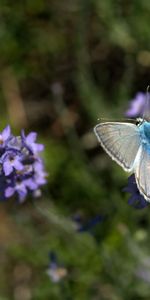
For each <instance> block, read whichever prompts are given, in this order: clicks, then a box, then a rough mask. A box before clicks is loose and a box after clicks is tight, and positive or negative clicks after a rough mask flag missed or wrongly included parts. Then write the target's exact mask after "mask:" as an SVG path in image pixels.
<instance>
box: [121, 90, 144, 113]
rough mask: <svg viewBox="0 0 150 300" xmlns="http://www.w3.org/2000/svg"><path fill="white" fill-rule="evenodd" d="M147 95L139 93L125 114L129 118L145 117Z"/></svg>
mask: <svg viewBox="0 0 150 300" xmlns="http://www.w3.org/2000/svg"><path fill="white" fill-rule="evenodd" d="M146 97H147V96H146V94H145V93H142V92H139V93H137V94H136V96H135V98H134V99H132V100H131V102H130V107H129V109H128V110H127V111H126V112H125V115H126V116H127V117H129V118H136V117H140V116H143V112H144V108H145V107H144V106H145V104H146Z"/></svg>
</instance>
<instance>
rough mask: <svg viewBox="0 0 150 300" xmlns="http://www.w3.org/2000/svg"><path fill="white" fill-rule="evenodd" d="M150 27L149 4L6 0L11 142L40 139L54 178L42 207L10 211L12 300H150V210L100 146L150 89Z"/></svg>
mask: <svg viewBox="0 0 150 300" xmlns="http://www.w3.org/2000/svg"><path fill="white" fill-rule="evenodd" d="M149 25H150V2H149V1H148V0H143V1H140V0H133V1H128V0H127V1H123V0H122V1H119V0H117V1H113V0H106V1H100V0H80V1H77V0H74V1H73V0H72V1H71V0H68V1H65V0H61V1H60V0H51V1H48V0H45V1H44V0H25V1H14V2H13V1H10V0H0V68H1V71H0V86H1V89H0V125H1V130H2V129H3V128H4V127H5V125H6V124H7V123H10V124H11V126H12V127H13V130H14V132H15V133H16V134H18V133H19V132H20V129H21V128H25V130H26V132H29V131H31V130H35V131H37V132H38V134H39V141H40V142H43V143H44V144H45V153H44V159H45V164H46V169H47V171H48V173H49V177H48V184H47V186H46V187H45V188H44V189H43V196H42V197H41V199H38V200H35V201H33V199H28V200H27V201H26V202H25V203H24V204H23V205H18V204H17V203H16V201H15V200H14V199H13V200H12V201H10V200H8V201H7V202H5V203H4V202H3V203H1V205H0V254H1V255H0V264H1V268H0V300H7V299H8V300H9V299H14V300H20V299H21V300H30V299H33V300H47V299H50V300H99V299H100V300H142V299H144V300H149V299H150V236H149V231H150V218H149V207H147V208H145V209H143V210H136V209H134V208H132V207H130V206H128V204H127V200H128V196H129V195H127V194H125V193H123V192H122V189H123V187H124V186H125V185H126V184H127V174H125V173H124V172H123V171H122V170H121V168H120V167H118V166H117V165H116V164H115V163H114V162H112V161H111V159H110V158H109V157H108V156H107V155H106V154H105V153H104V151H103V150H102V149H101V148H100V147H99V145H98V143H97V140H96V137H95V136H94V134H93V127H94V126H95V125H96V123H97V122H98V118H99V117H104V118H117V119H118V118H122V117H123V116H124V113H125V110H126V109H127V108H128V105H129V100H130V99H131V98H133V97H134V95H135V94H136V92H138V91H144V92H145V91H146V88H147V85H148V84H150V43H149V35H150V29H149ZM75 215H79V216H81V219H82V221H83V223H84V224H87V222H89V220H91V219H93V218H95V216H97V215H100V216H102V217H103V221H102V222H99V223H98V224H97V225H96V226H95V227H94V228H93V229H92V230H93V234H91V233H89V231H85V232H82V233H81V232H80V233H79V232H78V231H77V230H76V225H77V224H75V222H74V221H73V217H74V216H75ZM49 251H53V252H54V253H56V255H57V257H58V260H59V261H60V264H62V266H63V268H64V269H65V270H66V271H65V274H64V275H62V276H60V280H59V281H58V282H57V283H56V282H54V280H53V278H52V277H51V276H48V274H47V272H46V271H47V268H48V265H49V257H48V253H49Z"/></svg>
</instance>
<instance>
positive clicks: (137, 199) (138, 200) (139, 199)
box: [123, 174, 149, 209]
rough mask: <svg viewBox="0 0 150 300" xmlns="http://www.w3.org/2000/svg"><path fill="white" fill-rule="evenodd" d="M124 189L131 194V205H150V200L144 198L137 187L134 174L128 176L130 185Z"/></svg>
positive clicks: (136, 206)
mask: <svg viewBox="0 0 150 300" xmlns="http://www.w3.org/2000/svg"><path fill="white" fill-rule="evenodd" d="M123 191H124V192H127V193H130V194H131V196H130V198H129V200H128V204H129V205H131V206H133V207H134V208H138V209H141V208H144V207H146V206H148V204H149V202H148V201H146V200H145V199H144V197H143V196H142V195H141V194H140V192H139V190H138V188H137V184H136V181H135V176H134V174H132V175H131V176H130V177H129V178H128V185H127V186H126V187H125V188H124V189H123Z"/></svg>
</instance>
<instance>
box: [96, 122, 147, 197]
mask: <svg viewBox="0 0 150 300" xmlns="http://www.w3.org/2000/svg"><path fill="white" fill-rule="evenodd" d="M94 132H95V134H96V136H97V138H98V140H99V142H100V144H101V146H102V147H103V149H104V150H105V151H106V152H107V153H108V155H109V156H110V157H111V158H112V159H113V160H115V161H116V162H117V163H118V164H119V165H120V166H121V167H122V168H123V169H124V170H125V171H126V172H134V174H135V178H136V183H137V186H138V188H139V191H140V193H141V194H142V195H143V196H144V198H145V199H146V200H147V201H150V122H148V121H146V120H142V119H137V124H136V122H102V123H100V124H98V125H97V126H96V127H95V128H94Z"/></svg>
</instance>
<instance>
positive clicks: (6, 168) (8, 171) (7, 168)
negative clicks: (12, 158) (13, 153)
mask: <svg viewBox="0 0 150 300" xmlns="http://www.w3.org/2000/svg"><path fill="white" fill-rule="evenodd" d="M3 170H4V173H5V175H6V176H8V175H10V174H11V173H12V171H13V167H12V165H11V164H10V162H9V161H5V162H4V163H3Z"/></svg>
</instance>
